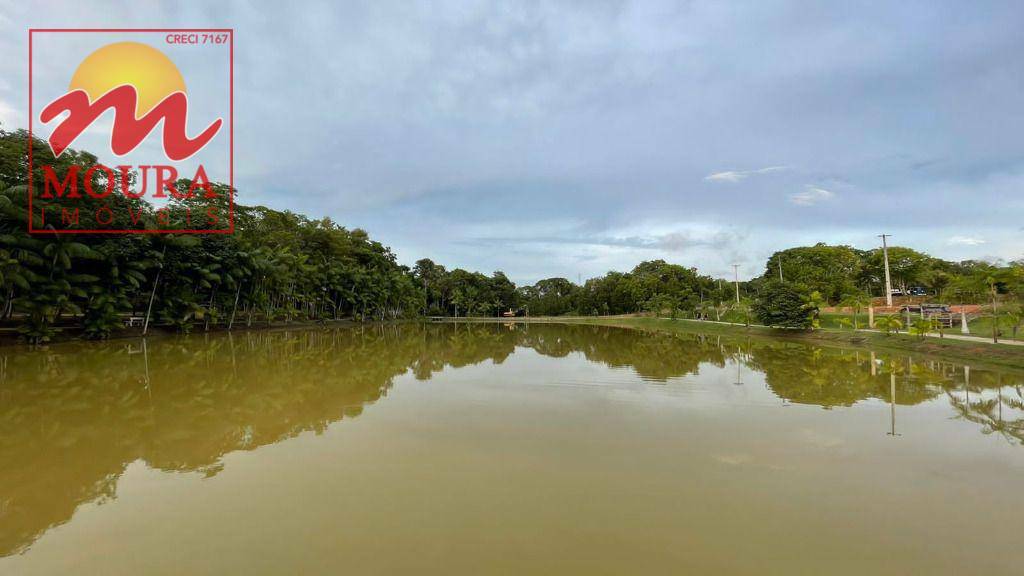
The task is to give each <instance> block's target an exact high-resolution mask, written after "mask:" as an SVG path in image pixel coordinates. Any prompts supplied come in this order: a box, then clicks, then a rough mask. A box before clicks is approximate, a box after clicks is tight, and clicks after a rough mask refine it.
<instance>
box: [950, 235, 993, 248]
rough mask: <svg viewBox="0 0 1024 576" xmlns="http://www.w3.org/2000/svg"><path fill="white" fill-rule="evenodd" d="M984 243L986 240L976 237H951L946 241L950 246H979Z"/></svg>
mask: <svg viewBox="0 0 1024 576" xmlns="http://www.w3.org/2000/svg"><path fill="white" fill-rule="evenodd" d="M986 242H987V240H985V239H984V238H978V237H977V236H953V237H951V238H950V239H949V240H947V241H946V243H947V244H950V245H952V246H980V245H982V244H985V243H986Z"/></svg>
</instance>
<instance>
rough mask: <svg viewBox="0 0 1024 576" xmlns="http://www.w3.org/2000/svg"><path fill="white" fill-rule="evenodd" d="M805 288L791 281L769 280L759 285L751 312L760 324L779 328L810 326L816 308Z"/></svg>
mask: <svg viewBox="0 0 1024 576" xmlns="http://www.w3.org/2000/svg"><path fill="white" fill-rule="evenodd" d="M808 296H809V295H808V293H807V290H806V289H805V288H804V287H802V286H799V285H797V284H794V283H792V282H784V281H779V280H771V281H768V282H765V283H764V285H762V286H761V293H760V294H759V295H758V297H757V299H756V300H755V301H754V304H753V312H754V314H755V315H756V316H757V318H758V320H759V321H760V322H761V324H764V325H765V326H774V327H779V328H804V329H806V328H811V327H812V325H813V313H814V311H815V310H816V308H815V307H814V305H812V304H811V303H810V302H809V300H808Z"/></svg>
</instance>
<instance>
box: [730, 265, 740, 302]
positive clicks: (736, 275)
mask: <svg viewBox="0 0 1024 576" xmlns="http://www.w3.org/2000/svg"><path fill="white" fill-rule="evenodd" d="M732 276H733V280H734V283H735V284H736V303H737V304H739V303H740V265H739V264H733V265H732Z"/></svg>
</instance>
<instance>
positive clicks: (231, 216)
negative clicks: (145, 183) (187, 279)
mask: <svg viewBox="0 0 1024 576" xmlns="http://www.w3.org/2000/svg"><path fill="white" fill-rule="evenodd" d="M48 32H72V33H73V32H133V33H137V32H207V33H214V32H216V33H227V34H228V35H229V42H228V58H229V62H228V67H229V76H230V77H229V79H228V89H229V92H230V94H229V112H228V139H229V143H228V151H229V160H228V165H229V176H228V185H229V186H230V189H231V192H230V193H229V194H228V227H227V228H225V229H219V230H142V229H137V228H136V229H125V230H111V229H104V230H78V229H75V230H37V229H34V228H33V227H32V220H33V212H32V126H33V123H34V122H33V121H34V118H33V112H32V40H33V35H34V34H38V33H48ZM28 213H29V218H28V233H29V234H44V233H45V234H233V233H234V231H235V29H234V28H29V29H28Z"/></svg>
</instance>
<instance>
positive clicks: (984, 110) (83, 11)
mask: <svg viewBox="0 0 1024 576" xmlns="http://www.w3.org/2000/svg"><path fill="white" fill-rule="evenodd" d="M200 4H201V3H199V2H190V3H184V2H183V3H181V4H180V5H179V3H177V2H144V1H138V0H135V1H130V2H110V3H97V2H89V1H80V2H75V3H73V4H71V5H70V6H69V5H66V4H65V3H60V4H58V3H53V4H52V5H50V6H47V2H32V3H26V2H21V1H12V0H0V54H3V56H4V57H3V58H0V122H2V123H3V126H4V127H5V128H8V129H12V128H20V127H24V126H25V124H26V122H27V121H26V114H27V112H26V99H27V96H26V92H27V79H26V65H25V62H26V59H27V46H26V44H27V41H26V39H27V32H26V30H27V28H29V27H111V26H116V27H121V26H146V27H149V26H161V27H232V28H234V29H235V33H236V51H235V52H236V53H235V56H236V76H235V78H236V84H235V91H236V127H235V134H236V145H235V154H236V183H237V186H238V188H239V190H240V197H239V201H240V202H242V203H244V204H257V203H259V204H266V205H268V206H272V207H275V208H290V209H293V210H295V211H299V212H303V213H306V214H308V215H311V216H321V215H329V216H331V217H332V218H334V219H335V220H337V221H338V222H340V223H342V224H344V225H346V226H349V227H362V228H365V229H367V230H368V231H369V232H370V233H371V234H372V235H373V236H374V237H375V238H377V239H379V240H381V241H382V242H384V243H385V244H387V245H390V246H391V247H392V248H393V249H394V250H395V252H396V253H397V254H398V256H399V259H400V260H401V261H402V262H404V263H408V264H411V263H412V262H414V261H415V260H416V259H418V258H421V257H431V258H433V259H434V260H435V261H438V262H440V263H442V264H445V265H446V266H448V267H450V268H452V267H456V266H460V267H464V268H468V269H474V270H481V271H483V272H485V273H489V272H491V271H493V270H498V269H500V270H504V271H505V272H506V273H507V274H508V275H509V276H510V277H511V278H513V279H514V280H516V281H517V282H532V281H535V280H537V279H539V278H543V277H548V276H564V277H568V278H571V279H573V280H576V278H577V276H578V275H582V277H583V278H586V277H588V276H594V275H598V274H602V273H604V272H606V271H608V270H610V269H619V270H625V269H629V268H632V267H633V266H634V265H635V264H636V263H637V262H639V261H641V260H646V259H653V258H664V259H666V260H669V261H671V262H676V263H680V264H685V265H693V266H698V267H700V268H701V269H702V270H704V271H705V272H707V273H711V274H715V275H726V274H729V275H731V266H730V265H731V264H732V263H733V262H736V263H739V264H741V276H743V277H746V276H751V275H756V274H760V273H761V272H762V271H763V266H764V260H765V258H766V257H767V256H768V255H769V254H770V253H771V252H772V251H774V250H777V249H781V248H786V247H789V246H794V245H801V244H808V243H814V242H817V241H824V242H829V243H848V244H852V245H854V246H857V247H859V248H870V247H873V246H875V245H876V244H877V242H878V239H877V238H876V235H877V234H879V233H881V232H887V233H890V234H892V235H893V240H892V241H893V242H894V243H898V244H905V245H911V246H914V247H917V248H919V249H923V250H925V251H927V252H930V253H932V254H934V255H937V256H941V257H944V258H949V259H965V258H1003V259H1016V258H1021V257H1024V228H1022V227H1024V193H1022V192H1024V144H1022V142H1024V141H1022V135H1024V58H1022V54H1024V34H1022V33H1021V28H1022V26H1024V3H1021V2H1017V1H1007V2H986V1H972V2H964V1H962V0H957V1H950V2H944V1H939V0H930V1H924V2H915V1H907V0H904V1H901V2H891V1H878V2H855V1H849V2H824V1H822V2H817V3H816V2H808V1H792V2H788V1H771V0H752V1H749V2H726V1H693V2H685V1H680V2H668V3H658V2H620V1H608V2H599V1H587V2H565V3H562V2H536V3H534V2H517V3H508V4H498V3H492V2H480V3H474V2H468V1H466V0H459V1H455V2H447V3H446V2H436V1H435V2H429V3H427V2H424V3H410V2H386V1H380V0H377V1H373V2H360V3H355V2H324V3H305V2H289V3H270V2H267V3H258V2H216V3H213V2H210V3H207V4H208V6H207V7H202V6H200Z"/></svg>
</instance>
